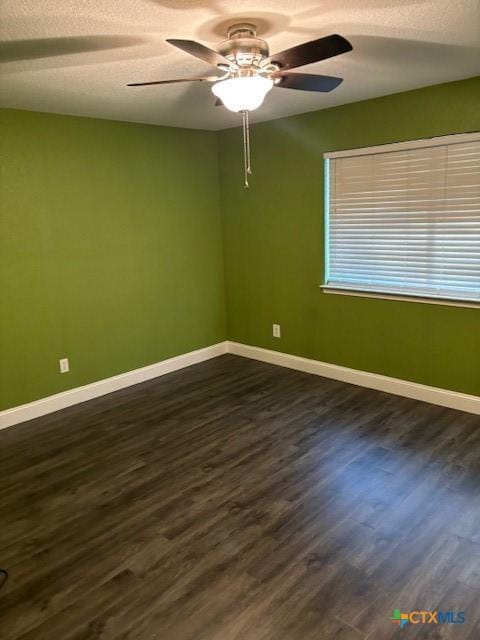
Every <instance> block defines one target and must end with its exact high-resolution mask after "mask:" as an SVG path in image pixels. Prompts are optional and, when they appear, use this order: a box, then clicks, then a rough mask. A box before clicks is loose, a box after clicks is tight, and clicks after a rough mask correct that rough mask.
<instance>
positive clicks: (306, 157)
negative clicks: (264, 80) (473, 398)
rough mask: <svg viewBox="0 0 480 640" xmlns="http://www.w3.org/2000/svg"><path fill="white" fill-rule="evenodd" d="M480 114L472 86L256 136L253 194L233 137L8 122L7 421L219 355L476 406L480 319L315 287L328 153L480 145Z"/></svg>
mask: <svg viewBox="0 0 480 640" xmlns="http://www.w3.org/2000/svg"><path fill="white" fill-rule="evenodd" d="M272 99H273V96H272ZM479 104H480V79H479V78H476V79H471V80H465V81H461V82H456V83H450V84H446V85H438V86H434V87H429V88H426V89H421V90H418V91H411V92H408V93H403V94H397V95H393V96H387V97H384V98H379V99H376V100H369V101H365V102H359V103H354V104H350V105H345V106H342V107H336V108H333V109H327V110H323V111H317V112H314V113H310V114H304V115H301V116H295V117H291V118H284V119H281V120H277V121H272V122H269V123H264V124H260V125H256V126H254V127H252V130H253V131H252V132H253V155H254V175H253V176H252V179H251V188H250V190H248V191H247V190H245V189H243V188H242V158H241V152H242V145H241V135H240V132H239V130H238V129H232V130H229V131H223V132H220V133H219V134H215V133H213V132H204V131H191V130H186V129H172V128H166V127H154V126H148V125H140V124H130V123H121V122H111V121H106V120H94V119H89V118H75V117H69V116H57V115H51V114H40V113H32V112H25V111H14V110H3V111H0V128H1V130H2V143H1V150H0V151H1V181H2V183H1V210H0V216H1V218H0V296H1V298H0V409H4V408H8V407H11V406H15V405H18V404H21V403H24V402H30V401H32V400H36V399H38V398H41V397H44V396H48V395H51V394H53V393H57V392H59V391H63V390H65V389H69V388H73V387H77V386H79V385H83V384H87V383H89V382H94V381H95V380H99V379H102V378H105V377H108V376H112V375H115V374H118V373H122V372H125V371H129V370H131V369H135V368H137V367H142V366H145V365H148V364H151V363H153V362H158V361H160V360H163V359H165V358H168V357H171V356H174V355H177V354H180V353H184V352H187V351H191V350H193V349H197V348H201V347H204V346H207V345H210V344H214V343H216V342H219V341H221V340H224V339H225V338H226V337H228V338H229V339H230V340H235V341H239V342H244V343H246V344H251V345H257V346H261V347H266V348H269V349H276V350H279V351H284V352H287V353H292V354H296V355H301V356H305V357H308V358H315V359H318V360H322V361H325V362H331V363H336V364H341V365H345V366H348V367H353V368H357V369H361V370H365V371H372V372H377V373H382V374H385V375H390V376H394V377H398V378H403V379H406V380H413V381H416V382H421V383H424V384H429V385H433V386H438V387H443V388H447V389H453V390H458V391H464V392H466V393H474V394H480V364H479V363H480V312H479V310H478V309H468V308H456V307H447V306H440V305H429V304H418V303H410V302H395V301H389V300H375V299H368V298H354V297H344V296H335V295H331V294H325V293H322V292H321V290H320V289H319V286H318V285H319V284H321V283H322V278H323V153H324V152H325V151H327V150H329V151H332V150H335V149H343V148H353V147H359V146H368V145H374V144H381V143H385V142H395V141H398V140H406V139H414V138H421V137H425V136H433V135H442V134H448V133H456V132H462V131H472V130H477V129H479V128H480V109H479ZM217 143H218V146H217ZM218 160H220V165H219V163H218ZM219 175H220V190H219ZM221 213H222V216H221ZM222 227H223V241H222ZM222 242H223V246H222ZM224 269H225V278H226V282H225V283H224V275H223V273H224ZM225 288H226V291H227V300H226V304H225V296H224V289H225ZM225 308H226V309H227V317H228V328H226V327H225ZM274 322H276V323H277V322H278V323H280V324H281V326H282V338H281V339H279V340H278V339H274V338H272V335H271V330H272V323H274ZM61 357H68V358H69V359H70V365H71V372H70V373H68V374H63V375H62V374H60V373H59V372H58V359H59V358H61Z"/></svg>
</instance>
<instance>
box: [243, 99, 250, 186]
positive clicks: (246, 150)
mask: <svg viewBox="0 0 480 640" xmlns="http://www.w3.org/2000/svg"><path fill="white" fill-rule="evenodd" d="M242 124H243V166H244V176H245V182H244V185H243V186H244V187H245V189H248V188H249V187H250V185H249V183H248V176H249V175H251V173H252V166H251V155H250V126H249V121H248V110H246V109H245V110H244V111H242Z"/></svg>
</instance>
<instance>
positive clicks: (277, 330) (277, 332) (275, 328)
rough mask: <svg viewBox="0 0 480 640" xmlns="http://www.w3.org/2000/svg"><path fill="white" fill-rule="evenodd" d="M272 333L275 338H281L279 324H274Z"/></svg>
mask: <svg viewBox="0 0 480 640" xmlns="http://www.w3.org/2000/svg"><path fill="white" fill-rule="evenodd" d="M272 330H273V331H272V333H273V337H274V338H281V337H282V332H281V329H280V325H279V324H272Z"/></svg>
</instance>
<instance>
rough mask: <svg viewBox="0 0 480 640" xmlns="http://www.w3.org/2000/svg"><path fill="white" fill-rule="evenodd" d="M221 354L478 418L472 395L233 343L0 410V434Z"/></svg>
mask: <svg viewBox="0 0 480 640" xmlns="http://www.w3.org/2000/svg"><path fill="white" fill-rule="evenodd" d="M224 353H233V354H235V355H237V356H243V357H245V358H252V359H253V360H261V361H262V362H269V363H270V364H276V365H279V366H281V367H287V368H289V369H296V370H297V371H304V372H306V373H312V374H314V375H317V376H324V377H325V378H332V379H334V380H341V381H342V382H348V383H350V384H356V385H358V386H360V387H367V388H368V389H376V390H377V391H385V392H387V393H393V394H395V395H398V396H404V397H407V398H413V399H414V400H422V401H423V402H430V403H431V404H437V405H440V406H442V407H450V408H451V409H458V410H459V411H466V412H468V413H474V414H477V415H480V397H478V396H472V395H468V394H466V393H459V392H457V391H449V390H448V389H439V388H437V387H428V386H427V385H424V384H418V383H416V382H408V381H407V380H399V379H398V378H390V377H388V376H382V375H380V374H377V373H368V372H367V371H359V370H357V369H349V368H348V367H341V366H339V365H336V364H328V363H327V362H320V361H319V360H309V359H308V358H301V357H300V356H292V355H290V354H288V353H282V352H280V351H271V350H270V349H262V348H261V347H252V346H250V345H246V344H240V343H238V342H231V341H225V342H219V343H218V344H214V345H212V346H210V347H205V348H203V349H197V350H196V351H190V352H189V353H184V354H182V355H179V356H175V357H174V358H169V359H168V360H163V361H162V362H157V363H155V364H152V365H149V366H148V367H142V368H141V369H134V370H133V371H127V372H126V373H121V374H120V375H117V376H112V377H111V378H105V379H104V380H99V381H98V382H92V383H91V384H87V385H85V386H83V387H76V388H75V389H69V390H68V391H63V392H62V393H57V394H55V395H53V396H48V397H46V398H41V399H40V400H36V401H35V402H29V403H28V404H23V405H20V406H18V407H13V408H11V409H6V410H5V411H0V429H4V428H6V427H10V426H12V425H15V424H19V423H20V422H25V421H26V420H32V419H33V418H38V417H40V416H44V415H46V414H48V413H52V412H54V411H58V410H59V409H64V408H65V407H70V406H72V405H74V404H78V403H80V402H85V401H87V400H91V399H92V398H98V397H99V396H103V395H105V394H107V393H112V391H118V390H119V389H124V388H125V387H130V386H131V385H134V384H138V383H139V382H145V381H146V380H151V379H152V378H157V377H159V376H163V375H165V374H166V373H170V372H172V371H177V370H178V369H183V368H184V367H189V366H190V365H192V364H197V363H199V362H204V361H205V360H210V359H211V358H216V357H217V356H220V355H223V354H224Z"/></svg>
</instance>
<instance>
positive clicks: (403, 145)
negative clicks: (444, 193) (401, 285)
mask: <svg viewBox="0 0 480 640" xmlns="http://www.w3.org/2000/svg"><path fill="white" fill-rule="evenodd" d="M465 142H480V131H471V132H467V133H454V134H448V135H443V136H435V137H431V138H420V139H417V140H406V141H402V142H392V143H386V144H382V145H375V146H371V147H357V148H354V149H342V150H338V151H329V152H326V153H324V154H323V159H324V176H323V178H324V216H323V224H324V277H323V284H321V285H320V289H321V290H322V291H323V293H328V294H338V295H343V296H352V297H360V298H374V299H380V300H397V301H402V302H420V303H426V304H438V305H446V306H455V307H468V308H474V309H479V308H480V301H479V302H477V301H475V300H466V299H461V298H455V297H446V296H435V295H433V294H432V295H431V296H429V295H427V294H423V293H422V294H416V293H415V292H413V291H410V292H409V291H406V292H405V293H404V292H402V291H385V290H382V288H381V286H379V288H378V290H372V289H367V288H365V290H362V288H361V286H359V287H353V286H348V285H345V286H339V285H333V284H329V282H328V281H329V278H330V162H329V161H330V160H332V159H335V158H345V157H354V156H361V155H372V154H375V153H388V152H390V151H404V150H407V149H419V148H424V147H435V146H444V145H448V144H458V143H465Z"/></svg>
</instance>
